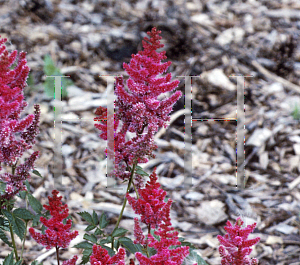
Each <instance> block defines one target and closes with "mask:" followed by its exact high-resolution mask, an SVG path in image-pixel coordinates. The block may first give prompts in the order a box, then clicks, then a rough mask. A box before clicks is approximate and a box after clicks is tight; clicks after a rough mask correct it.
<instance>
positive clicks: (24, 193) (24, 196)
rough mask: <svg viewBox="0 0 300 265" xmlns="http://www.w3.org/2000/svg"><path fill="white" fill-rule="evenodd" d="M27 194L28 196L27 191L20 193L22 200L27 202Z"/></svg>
mask: <svg viewBox="0 0 300 265" xmlns="http://www.w3.org/2000/svg"><path fill="white" fill-rule="evenodd" d="M26 194H27V192H26V191H25V190H22V191H20V192H19V195H20V198H21V199H22V200H25V198H26Z"/></svg>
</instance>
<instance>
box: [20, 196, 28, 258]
mask: <svg viewBox="0 0 300 265" xmlns="http://www.w3.org/2000/svg"><path fill="white" fill-rule="evenodd" d="M25 207H26V210H28V201H27V193H26V195H25ZM25 223H26V225H25V231H26V233H27V226H28V221H26V222H25ZM25 239H26V235H25V236H24V239H23V244H22V252H21V259H22V258H23V251H24V245H25Z"/></svg>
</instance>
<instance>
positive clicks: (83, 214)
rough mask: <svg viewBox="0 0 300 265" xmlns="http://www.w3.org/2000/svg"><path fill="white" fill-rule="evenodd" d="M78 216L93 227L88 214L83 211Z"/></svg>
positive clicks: (91, 219)
mask: <svg viewBox="0 0 300 265" xmlns="http://www.w3.org/2000/svg"><path fill="white" fill-rule="evenodd" d="M78 214H79V215H80V216H81V217H82V218H83V219H84V220H85V221H87V222H88V223H90V224H93V225H95V224H94V222H93V218H92V216H91V215H90V214H89V213H88V212H86V211H84V212H80V213H78Z"/></svg>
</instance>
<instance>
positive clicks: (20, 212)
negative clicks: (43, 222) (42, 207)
mask: <svg viewBox="0 0 300 265" xmlns="http://www.w3.org/2000/svg"><path fill="white" fill-rule="evenodd" d="M13 213H14V215H15V216H17V217H19V218H21V219H23V220H26V221H29V220H33V218H34V215H33V214H32V213H31V212H30V211H29V210H27V209H25V208H18V209H16V210H14V212H13Z"/></svg>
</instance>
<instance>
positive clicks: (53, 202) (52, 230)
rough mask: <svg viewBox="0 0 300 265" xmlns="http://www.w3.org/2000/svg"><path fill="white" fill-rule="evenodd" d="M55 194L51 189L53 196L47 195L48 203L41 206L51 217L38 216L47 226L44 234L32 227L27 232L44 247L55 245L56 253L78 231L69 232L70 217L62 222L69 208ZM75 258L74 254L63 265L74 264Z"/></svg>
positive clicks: (48, 247)
mask: <svg viewBox="0 0 300 265" xmlns="http://www.w3.org/2000/svg"><path fill="white" fill-rule="evenodd" d="M57 194H58V191H57V190H53V191H52V195H53V197H50V196H48V199H49V205H43V207H44V208H45V209H46V210H48V211H49V212H50V214H51V215H52V218H51V219H49V220H47V219H46V218H45V217H40V221H41V223H42V224H43V225H45V226H46V227H48V229H47V230H46V232H45V234H41V233H38V232H36V231H35V230H34V229H33V228H32V227H31V228H29V233H30V235H31V236H32V237H33V238H34V239H35V241H37V242H38V243H39V244H41V245H43V246H45V247H46V249H51V248H52V247H55V248H56V251H57V253H58V249H59V248H60V247H61V248H67V247H68V246H69V244H70V241H71V240H73V239H74V238H75V237H76V236H78V231H74V232H70V229H71V226H72V221H71V219H68V220H67V222H66V224H63V223H62V221H63V220H64V219H65V218H67V217H68V216H69V209H68V205H67V204H65V205H62V202H61V199H62V196H59V197H58V196H57ZM57 256H58V255H57ZM76 260H77V256H76V255H75V256H74V257H73V258H72V260H69V261H66V263H65V264H63V265H67V264H69V265H71V264H75V262H76ZM58 261H59V260H58Z"/></svg>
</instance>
